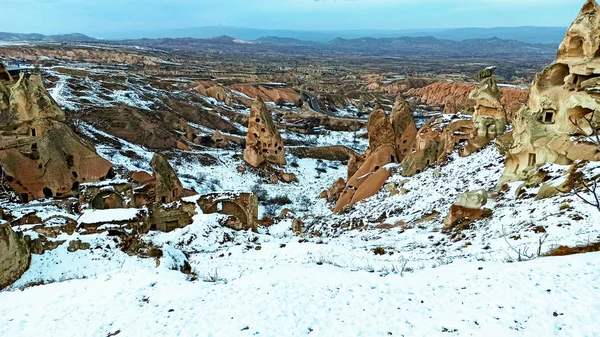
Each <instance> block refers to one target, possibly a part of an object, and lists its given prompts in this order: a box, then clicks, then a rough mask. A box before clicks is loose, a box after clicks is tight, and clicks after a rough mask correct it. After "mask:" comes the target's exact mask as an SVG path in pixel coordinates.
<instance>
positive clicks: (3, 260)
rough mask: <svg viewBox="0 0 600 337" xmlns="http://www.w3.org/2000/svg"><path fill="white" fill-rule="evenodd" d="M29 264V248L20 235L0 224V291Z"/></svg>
mask: <svg viewBox="0 0 600 337" xmlns="http://www.w3.org/2000/svg"><path fill="white" fill-rule="evenodd" d="M30 263H31V252H30V250H29V246H28V245H27V242H25V239H24V238H23V235H22V234H21V233H15V231H13V229H12V228H11V227H10V225H9V224H7V223H4V224H0V290H1V289H4V288H6V287H7V286H9V285H11V284H13V283H14V282H15V281H16V280H18V279H19V278H20V277H21V276H22V275H23V273H24V272H25V271H27V269H29V264H30Z"/></svg>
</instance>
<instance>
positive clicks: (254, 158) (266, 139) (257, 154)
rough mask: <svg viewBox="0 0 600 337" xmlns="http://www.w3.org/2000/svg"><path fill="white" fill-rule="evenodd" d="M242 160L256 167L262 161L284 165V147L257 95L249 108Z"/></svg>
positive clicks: (269, 114)
mask: <svg viewBox="0 0 600 337" xmlns="http://www.w3.org/2000/svg"><path fill="white" fill-rule="evenodd" d="M244 161H245V162H246V163H248V165H250V166H253V167H258V166H260V165H262V164H264V163H268V164H275V165H285V164H286V161H285V149H284V147H283V141H282V140H281V136H280V135H279V131H278V130H277V127H276V126H275V124H274V123H273V119H272V117H271V113H270V112H269V110H268V109H267V107H266V106H265V103H264V102H263V100H262V99H261V98H260V97H258V98H257V99H256V101H255V102H254V104H253V105H252V108H251V110H250V117H249V118H248V135H247V136H246V149H245V150H244Z"/></svg>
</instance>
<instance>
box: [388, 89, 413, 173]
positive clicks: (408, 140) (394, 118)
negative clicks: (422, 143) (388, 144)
mask: <svg viewBox="0 0 600 337" xmlns="http://www.w3.org/2000/svg"><path fill="white" fill-rule="evenodd" d="M390 122H391V124H392V130H394V138H395V143H396V153H397V156H398V158H396V161H397V162H401V161H402V160H403V159H404V157H406V155H407V154H408V153H409V152H410V150H411V149H412V146H413V144H414V143H415V139H416V137H417V132H418V130H417V124H416V123H415V119H414V117H413V112H412V110H411V109H410V106H409V105H408V103H407V102H406V101H405V100H404V99H403V98H402V96H398V98H397V99H396V103H395V104H394V109H393V110H392V115H391V116H390Z"/></svg>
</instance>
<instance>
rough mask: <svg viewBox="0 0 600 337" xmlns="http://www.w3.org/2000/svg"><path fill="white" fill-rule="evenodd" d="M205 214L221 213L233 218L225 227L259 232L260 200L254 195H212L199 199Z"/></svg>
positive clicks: (227, 193)
mask: <svg viewBox="0 0 600 337" xmlns="http://www.w3.org/2000/svg"><path fill="white" fill-rule="evenodd" d="M198 205H199V206H200V209H201V210H202V212H204V213H205V214H212V213H219V214H224V215H229V216H231V217H232V219H230V221H228V222H227V223H226V224H225V226H227V227H229V228H232V229H235V230H248V229H252V230H253V231H255V232H256V231H257V230H258V225H257V221H258V198H257V197H256V195H255V194H254V193H231V192H224V193H210V194H205V195H202V196H201V197H200V199H198Z"/></svg>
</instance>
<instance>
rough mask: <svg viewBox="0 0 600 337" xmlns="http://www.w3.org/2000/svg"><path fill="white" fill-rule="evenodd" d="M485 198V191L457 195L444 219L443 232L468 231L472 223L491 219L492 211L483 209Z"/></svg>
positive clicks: (486, 196)
mask: <svg viewBox="0 0 600 337" xmlns="http://www.w3.org/2000/svg"><path fill="white" fill-rule="evenodd" d="M487 198H488V195H487V192H486V191H485V190H479V191H469V192H465V193H463V194H461V195H459V196H458V198H457V199H456V202H455V203H454V205H452V206H451V207H450V211H449V213H448V216H447V217H446V218H445V219H444V230H445V231H451V230H459V231H460V230H464V229H469V227H470V225H471V224H472V223H473V222H475V221H477V220H479V219H483V218H489V217H491V215H492V210H490V209H485V208H483V206H484V205H485V204H486V203H487Z"/></svg>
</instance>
